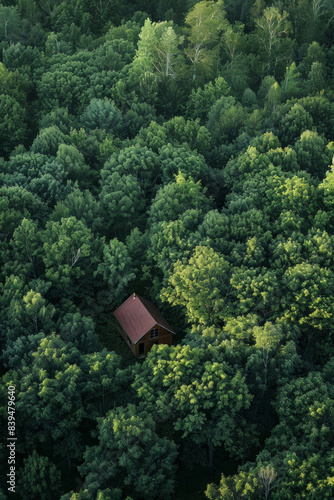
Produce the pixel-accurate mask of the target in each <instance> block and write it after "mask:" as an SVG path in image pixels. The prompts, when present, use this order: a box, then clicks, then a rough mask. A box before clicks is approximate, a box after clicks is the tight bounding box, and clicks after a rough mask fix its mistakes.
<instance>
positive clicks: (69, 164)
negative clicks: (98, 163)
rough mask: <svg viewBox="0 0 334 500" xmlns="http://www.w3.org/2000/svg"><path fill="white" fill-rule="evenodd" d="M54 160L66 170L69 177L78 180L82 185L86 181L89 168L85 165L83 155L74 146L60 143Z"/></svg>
mask: <svg viewBox="0 0 334 500" xmlns="http://www.w3.org/2000/svg"><path fill="white" fill-rule="evenodd" d="M56 162H57V165H59V166H60V167H61V168H62V169H63V170H64V172H66V174H67V176H68V178H69V179H71V180H73V181H78V182H79V183H80V184H82V185H85V184H87V183H88V180H89V174H90V168H89V167H88V165H86V163H85V159H84V157H83V155H82V154H81V153H80V152H79V151H78V150H77V148H76V147H75V146H67V145H66V144H60V146H59V147H58V151H57V156H56Z"/></svg>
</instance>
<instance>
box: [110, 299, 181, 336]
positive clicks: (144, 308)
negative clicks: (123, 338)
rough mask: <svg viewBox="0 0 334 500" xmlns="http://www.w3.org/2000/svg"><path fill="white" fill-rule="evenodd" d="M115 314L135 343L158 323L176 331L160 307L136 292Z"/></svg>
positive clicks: (171, 330)
mask: <svg viewBox="0 0 334 500" xmlns="http://www.w3.org/2000/svg"><path fill="white" fill-rule="evenodd" d="M114 316H115V317H116V319H117V321H118V322H119V323H120V325H121V326H122V327H123V328H124V330H125V332H126V334H127V335H128V336H129V338H130V339H131V341H132V342H133V343H134V344H135V343H136V342H138V340H139V339H141V338H142V336H143V335H145V333H147V332H148V331H149V330H150V329H151V328H153V326H154V325H156V324H158V325H160V326H162V327H163V328H166V330H169V331H170V332H172V333H175V332H174V330H173V329H172V327H171V326H170V325H169V323H168V321H166V320H165V318H164V317H163V315H162V314H161V312H160V311H159V309H158V308H157V307H156V306H155V305H154V304H152V302H150V301H148V300H146V299H143V298H142V297H140V296H139V295H137V294H135V293H133V294H132V295H130V297H129V298H128V299H126V301H125V302H123V304H121V305H120V306H119V307H118V308H117V309H116V311H114Z"/></svg>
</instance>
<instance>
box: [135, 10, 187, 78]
mask: <svg viewBox="0 0 334 500" xmlns="http://www.w3.org/2000/svg"><path fill="white" fill-rule="evenodd" d="M182 43H183V37H182V36H179V35H177V34H176V33H175V31H174V29H173V26H172V23H170V22H167V21H164V22H160V23H152V22H151V21H150V19H146V21H145V24H144V26H143V27H142V29H141V32H140V34H139V41H138V49H137V52H136V56H135V58H134V60H133V72H134V73H135V74H136V73H137V75H138V76H137V78H139V80H140V79H141V78H143V76H144V75H145V74H146V73H150V74H151V75H152V76H154V77H155V78H157V79H160V80H161V79H165V78H173V79H174V78H176V71H177V65H180V61H181V62H182V58H181V52H180V49H179V48H178V47H179V45H181V44H182Z"/></svg>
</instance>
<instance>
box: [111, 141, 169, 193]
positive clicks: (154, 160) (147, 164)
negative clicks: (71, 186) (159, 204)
mask: <svg viewBox="0 0 334 500" xmlns="http://www.w3.org/2000/svg"><path fill="white" fill-rule="evenodd" d="M159 169H160V162H159V157H158V155H157V154H155V153H154V152H153V151H151V150H150V149H148V148H147V147H146V146H143V147H140V146H139V145H137V144H134V145H133V146H130V147H128V148H123V149H122V150H121V151H120V152H119V153H114V154H113V155H111V156H110V158H109V159H108V161H107V162H106V163H105V165H104V167H103V169H102V171H101V177H102V179H103V181H104V180H106V179H107V178H108V176H110V174H112V173H114V172H117V173H118V174H119V175H122V176H123V175H132V176H133V177H134V178H135V179H137V181H138V182H139V183H140V186H141V188H142V189H143V190H144V191H145V192H146V193H147V192H152V191H153V190H154V188H155V184H156V183H157V180H158V176H159Z"/></svg>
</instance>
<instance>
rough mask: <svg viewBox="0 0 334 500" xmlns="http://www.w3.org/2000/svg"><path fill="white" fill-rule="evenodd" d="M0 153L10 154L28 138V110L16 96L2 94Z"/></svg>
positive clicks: (0, 101) (0, 106)
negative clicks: (26, 120)
mask: <svg viewBox="0 0 334 500" xmlns="http://www.w3.org/2000/svg"><path fill="white" fill-rule="evenodd" d="M0 115H1V117H2V119H1V121H0V137H1V140H0V153H1V154H2V155H5V156H8V154H9V153H10V152H11V151H12V149H13V148H14V147H15V146H17V145H18V144H22V143H23V142H24V140H25V138H26V133H27V125H26V123H25V119H26V112H25V110H24V109H23V108H22V106H21V105H20V104H19V103H18V102H17V100H16V99H14V97H10V96H8V95H4V94H1V95H0Z"/></svg>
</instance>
